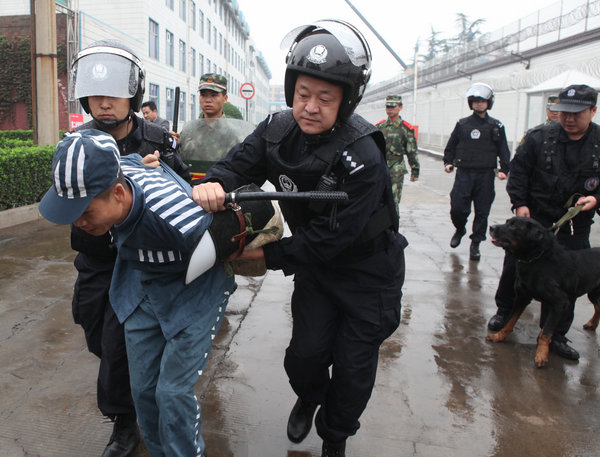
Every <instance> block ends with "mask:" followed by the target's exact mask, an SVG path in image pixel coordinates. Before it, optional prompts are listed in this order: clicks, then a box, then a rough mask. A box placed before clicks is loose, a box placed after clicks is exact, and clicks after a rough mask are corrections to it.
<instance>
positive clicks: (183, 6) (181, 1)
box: [179, 0, 186, 22]
mask: <svg viewBox="0 0 600 457" xmlns="http://www.w3.org/2000/svg"><path fill="white" fill-rule="evenodd" d="M185 15H186V4H185V0H179V19H181V20H182V21H183V22H185V19H186V16H185Z"/></svg>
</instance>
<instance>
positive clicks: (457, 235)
mask: <svg viewBox="0 0 600 457" xmlns="http://www.w3.org/2000/svg"><path fill="white" fill-rule="evenodd" d="M465 233H467V230H466V229H465V228H464V227H463V228H462V229H460V230H459V229H456V231H455V232H454V235H452V238H451V239H450V247H451V248H455V247H457V246H458V245H459V244H460V240H462V237H463V236H465Z"/></svg>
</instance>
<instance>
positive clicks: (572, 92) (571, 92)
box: [567, 89, 575, 97]
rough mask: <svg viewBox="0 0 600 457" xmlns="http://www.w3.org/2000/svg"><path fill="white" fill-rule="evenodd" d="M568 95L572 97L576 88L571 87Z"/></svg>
mask: <svg viewBox="0 0 600 457" xmlns="http://www.w3.org/2000/svg"><path fill="white" fill-rule="evenodd" d="M567 95H568V96H569V97H572V96H573V95H575V89H569V92H567Z"/></svg>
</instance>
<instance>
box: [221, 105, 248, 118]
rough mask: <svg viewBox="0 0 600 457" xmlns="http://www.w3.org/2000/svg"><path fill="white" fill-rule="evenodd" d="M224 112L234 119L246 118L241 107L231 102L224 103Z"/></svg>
mask: <svg viewBox="0 0 600 457" xmlns="http://www.w3.org/2000/svg"><path fill="white" fill-rule="evenodd" d="M223 114H225V116H227V117H231V118H233V119H242V120H243V119H244V116H242V113H241V112H240V110H239V109H237V108H236V107H235V106H234V105H232V104H231V102H227V103H225V104H224V105H223Z"/></svg>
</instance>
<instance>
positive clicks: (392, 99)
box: [385, 95, 402, 106]
mask: <svg viewBox="0 0 600 457" xmlns="http://www.w3.org/2000/svg"><path fill="white" fill-rule="evenodd" d="M397 105H402V96H401V95H388V96H387V97H385V106H397Z"/></svg>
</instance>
